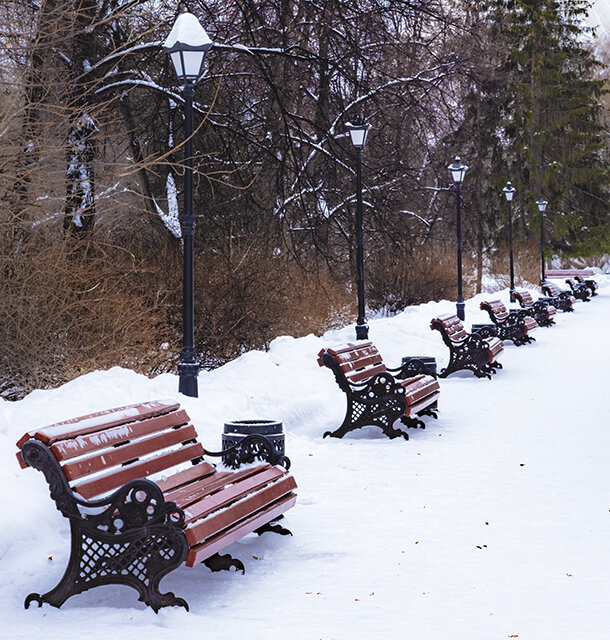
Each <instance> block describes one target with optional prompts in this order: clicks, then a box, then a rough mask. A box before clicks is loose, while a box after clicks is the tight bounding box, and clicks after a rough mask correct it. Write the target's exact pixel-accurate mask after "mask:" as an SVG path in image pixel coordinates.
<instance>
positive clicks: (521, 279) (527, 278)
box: [487, 241, 550, 287]
mask: <svg viewBox="0 0 610 640" xmlns="http://www.w3.org/2000/svg"><path fill="white" fill-rule="evenodd" d="M549 253H550V252H549ZM487 255H488V256H489V258H490V261H489V271H490V273H491V274H493V275H494V276H497V275H498V274H500V275H504V276H505V278H504V280H505V286H507V287H508V286H509V283H510V277H509V272H510V256H509V252H508V249H507V248H506V249H505V250H503V251H501V252H499V251H495V252H488V254H487ZM548 257H550V256H549V255H547V258H548ZM513 262H514V268H515V286H516V287H520V286H523V284H524V283H530V284H537V283H539V282H540V244H538V243H537V242H535V241H529V242H528V241H516V242H515V243H514V244H513ZM547 264H548V263H547Z"/></svg>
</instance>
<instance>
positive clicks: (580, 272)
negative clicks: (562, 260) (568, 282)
mask: <svg viewBox="0 0 610 640" xmlns="http://www.w3.org/2000/svg"><path fill="white" fill-rule="evenodd" d="M545 275H546V277H547V278H568V277H571V276H581V277H590V276H592V275H594V273H593V269H547V270H546V271H545Z"/></svg>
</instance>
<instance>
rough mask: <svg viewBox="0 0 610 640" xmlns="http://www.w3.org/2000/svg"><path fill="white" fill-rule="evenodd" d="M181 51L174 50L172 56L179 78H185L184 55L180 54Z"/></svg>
mask: <svg viewBox="0 0 610 640" xmlns="http://www.w3.org/2000/svg"><path fill="white" fill-rule="evenodd" d="M180 53H181V52H180V51H173V52H172V53H170V54H169V55H170V58H171V59H172V62H173V64H174V69H175V70H176V75H177V76H178V77H179V78H184V69H183V68H182V57H181V55H180Z"/></svg>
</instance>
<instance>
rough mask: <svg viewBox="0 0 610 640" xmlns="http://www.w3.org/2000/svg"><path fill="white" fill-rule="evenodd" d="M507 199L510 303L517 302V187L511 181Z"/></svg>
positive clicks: (505, 191)
mask: <svg viewBox="0 0 610 640" xmlns="http://www.w3.org/2000/svg"><path fill="white" fill-rule="evenodd" d="M502 191H503V192H504V195H505V197H506V203H507V205H508V250H509V254H510V289H509V292H510V301H511V302H514V301H515V264H514V261H513V212H512V202H513V196H514V195H515V191H516V189H515V187H513V185H512V184H511V182H510V180H509V181H508V182H507V183H506V186H505V187H504V189H502Z"/></svg>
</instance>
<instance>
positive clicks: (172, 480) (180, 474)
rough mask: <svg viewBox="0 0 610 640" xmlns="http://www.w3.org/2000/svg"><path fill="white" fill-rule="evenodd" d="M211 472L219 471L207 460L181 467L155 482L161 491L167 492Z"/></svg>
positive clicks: (216, 472)
mask: <svg viewBox="0 0 610 640" xmlns="http://www.w3.org/2000/svg"><path fill="white" fill-rule="evenodd" d="M212 473H214V474H218V473H221V472H219V471H216V467H215V466H214V465H212V464H210V463H209V462H199V463H198V464H195V465H193V466H192V467H189V468H188V469H182V470H180V471H177V472H176V473H173V474H172V475H170V476H168V477H166V478H160V479H159V480H157V481H156V482H157V485H158V486H159V489H161V491H163V493H167V494H169V492H171V491H173V490H175V489H178V488H179V487H181V486H183V485H186V484H190V483H192V482H195V481H196V480H200V479H201V478H205V477H206V476H209V475H210V474H212ZM170 500H171V498H170Z"/></svg>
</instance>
